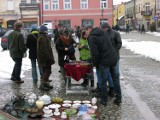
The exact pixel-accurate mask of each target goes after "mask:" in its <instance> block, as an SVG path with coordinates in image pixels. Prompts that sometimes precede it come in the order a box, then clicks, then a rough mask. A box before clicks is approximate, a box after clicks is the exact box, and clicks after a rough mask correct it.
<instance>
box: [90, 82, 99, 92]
mask: <svg viewBox="0 0 160 120" xmlns="http://www.w3.org/2000/svg"><path fill="white" fill-rule="evenodd" d="M98 89H99V85H98V83H97V88H96V89H94V90H91V92H93V93H97V92H98Z"/></svg>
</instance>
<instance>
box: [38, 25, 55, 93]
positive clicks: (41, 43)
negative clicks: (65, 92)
mask: <svg viewBox="0 0 160 120" xmlns="http://www.w3.org/2000/svg"><path fill="white" fill-rule="evenodd" d="M47 31H48V28H47V27H46V26H45V25H42V26H41V27H40V32H39V35H38V42H37V59H38V64H39V66H40V67H42V69H43V77H42V80H41V84H40V87H39V89H40V90H44V91H48V90H50V89H53V86H52V85H50V83H49V77H50V74H51V72H52V71H51V65H53V64H54V63H55V61H54V56H53V52H52V48H51V43H50V39H49V38H50V37H49V36H48V34H47Z"/></svg>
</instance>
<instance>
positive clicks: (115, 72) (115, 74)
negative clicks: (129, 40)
mask: <svg viewBox="0 0 160 120" xmlns="http://www.w3.org/2000/svg"><path fill="white" fill-rule="evenodd" d="M101 27H102V29H103V30H104V31H105V34H106V35H108V36H109V38H110V40H111V42H112V45H113V46H114V48H115V50H116V52H117V54H118V61H117V63H116V64H115V65H114V66H111V67H110V72H111V76H112V79H113V83H114V90H115V100H114V103H116V104H120V103H121V102H122V94H121V87H120V78H119V77H120V72H119V58H120V56H119V50H120V49H121V46H122V40H121V36H120V34H119V32H118V31H115V30H112V29H111V28H110V26H109V24H108V23H107V22H105V23H103V24H102V26H101Z"/></svg>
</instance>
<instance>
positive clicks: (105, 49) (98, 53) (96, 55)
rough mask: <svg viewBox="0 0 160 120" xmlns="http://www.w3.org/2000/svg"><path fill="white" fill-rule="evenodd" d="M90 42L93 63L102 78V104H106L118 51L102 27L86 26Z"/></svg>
mask: <svg viewBox="0 0 160 120" xmlns="http://www.w3.org/2000/svg"><path fill="white" fill-rule="evenodd" d="M85 31H86V34H87V36H88V42H89V46H90V50H91V55H92V59H93V64H94V66H96V67H97V68H98V69H99V71H100V75H101V78H102V81H101V102H100V103H101V104H102V105H104V106H106V105H107V101H108V97H107V96H108V95H107V81H108V75H109V74H108V72H109V68H110V66H113V65H115V64H116V62H117V53H116V51H115V49H114V47H113V45H112V43H111V41H110V39H109V38H108V36H107V35H106V34H104V31H103V30H102V29H100V28H93V26H91V25H88V26H86V27H85Z"/></svg>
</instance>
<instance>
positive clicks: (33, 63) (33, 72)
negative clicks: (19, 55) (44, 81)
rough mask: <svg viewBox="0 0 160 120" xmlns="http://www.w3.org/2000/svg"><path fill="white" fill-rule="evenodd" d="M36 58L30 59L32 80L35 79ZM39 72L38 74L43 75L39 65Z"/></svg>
mask: <svg viewBox="0 0 160 120" xmlns="http://www.w3.org/2000/svg"><path fill="white" fill-rule="evenodd" d="M36 62H37V61H36V59H31V65H32V78H33V81H35V82H36V81H37V80H38V79H37V66H36ZM39 73H40V76H41V78H42V76H43V70H42V67H39Z"/></svg>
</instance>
